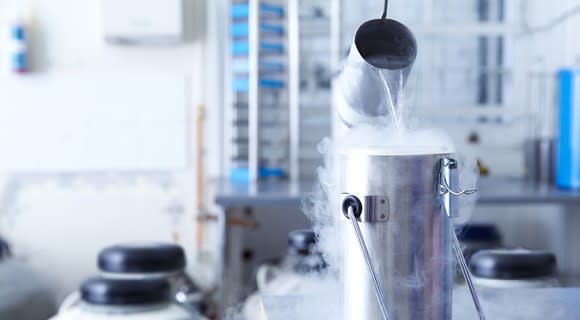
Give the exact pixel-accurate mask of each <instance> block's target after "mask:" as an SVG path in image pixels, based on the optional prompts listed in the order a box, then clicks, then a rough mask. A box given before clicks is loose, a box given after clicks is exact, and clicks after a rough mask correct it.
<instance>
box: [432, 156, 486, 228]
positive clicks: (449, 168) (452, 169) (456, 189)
mask: <svg viewBox="0 0 580 320" xmlns="http://www.w3.org/2000/svg"><path fill="white" fill-rule="evenodd" d="M437 189H438V194H439V200H440V201H441V205H442V206H443V208H444V209H445V212H446V213H447V215H448V216H449V217H450V218H456V217H458V216H459V205H458V198H457V197H459V196H461V195H470V194H473V193H475V192H476V191H477V189H466V190H461V187H460V186H459V171H458V169H457V160H455V159H451V158H442V159H441V160H439V181H438V186H437Z"/></svg>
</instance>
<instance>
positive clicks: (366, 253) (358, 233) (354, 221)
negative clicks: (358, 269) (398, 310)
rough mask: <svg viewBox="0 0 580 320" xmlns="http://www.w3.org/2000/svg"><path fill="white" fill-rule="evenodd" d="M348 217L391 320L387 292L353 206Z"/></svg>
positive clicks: (385, 310)
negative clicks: (376, 269) (385, 292)
mask: <svg viewBox="0 0 580 320" xmlns="http://www.w3.org/2000/svg"><path fill="white" fill-rule="evenodd" d="M348 218H349V219H350V222H351V223H352V227H353V228H354V233H355V234H356V237H357V239H358V243H359V245H360V249H361V251H362V254H363V256H364V258H365V262H366V264H367V268H368V271H369V274H370V276H371V278H372V280H373V284H374V285H375V292H376V294H377V300H378V302H379V306H380V307H381V311H382V312H383V318H384V319H385V320H391V319H392V318H391V316H390V314H391V313H390V311H389V309H388V306H387V302H386V300H385V294H384V293H383V289H382V288H381V285H380V283H379V280H378V279H377V273H376V272H375V268H374V267H373V264H372V260H371V255H370V254H369V251H368V249H367V245H366V244H365V240H364V238H363V236H362V232H361V231H360V228H359V226H358V221H357V219H356V217H355V216H354V211H353V208H352V207H349V208H348Z"/></svg>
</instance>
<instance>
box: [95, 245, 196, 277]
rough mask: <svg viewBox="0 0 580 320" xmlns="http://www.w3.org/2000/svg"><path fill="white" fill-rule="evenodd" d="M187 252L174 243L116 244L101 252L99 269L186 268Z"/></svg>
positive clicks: (149, 270) (144, 270)
mask: <svg viewBox="0 0 580 320" xmlns="http://www.w3.org/2000/svg"><path fill="white" fill-rule="evenodd" d="M185 264H186V261H185V252H184V250H183V248H181V247H180V246H178V245H174V244H148V245H147V244H143V245H129V244H127V245H116V246H111V247H108V248H105V249H103V250H102V251H101V252H100V253H99V257H98V265H99V269H100V270H101V271H104V272H110V273H164V272H176V271H180V270H183V269H184V268H185Z"/></svg>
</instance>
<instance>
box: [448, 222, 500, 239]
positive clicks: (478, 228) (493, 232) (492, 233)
mask: <svg viewBox="0 0 580 320" xmlns="http://www.w3.org/2000/svg"><path fill="white" fill-rule="evenodd" d="M455 231H456V233H457V238H458V239H459V241H462V242H501V234H500V233H499V230H498V228H497V227H496V226H495V225H493V224H466V225H464V226H462V227H460V228H457V229H456V230H455Z"/></svg>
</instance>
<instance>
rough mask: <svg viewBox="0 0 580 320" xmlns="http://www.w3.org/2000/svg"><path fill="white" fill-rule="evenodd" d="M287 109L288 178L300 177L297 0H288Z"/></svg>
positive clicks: (298, 22) (295, 178)
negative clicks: (288, 141)
mask: <svg viewBox="0 0 580 320" xmlns="http://www.w3.org/2000/svg"><path fill="white" fill-rule="evenodd" d="M287 9H288V10H287V12H288V13H287V14H288V18H287V19H288V23H287V26H288V28H287V30H288V93H289V94H288V98H289V100H288V107H289V115H290V117H289V118H290V119H289V121H290V123H289V125H290V128H289V129H290V130H289V133H290V149H289V152H290V153H289V160H290V166H289V170H290V172H289V176H290V179H291V180H292V181H297V180H298V179H299V177H300V155H299V153H300V16H299V14H300V13H299V0H288V6H287Z"/></svg>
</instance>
